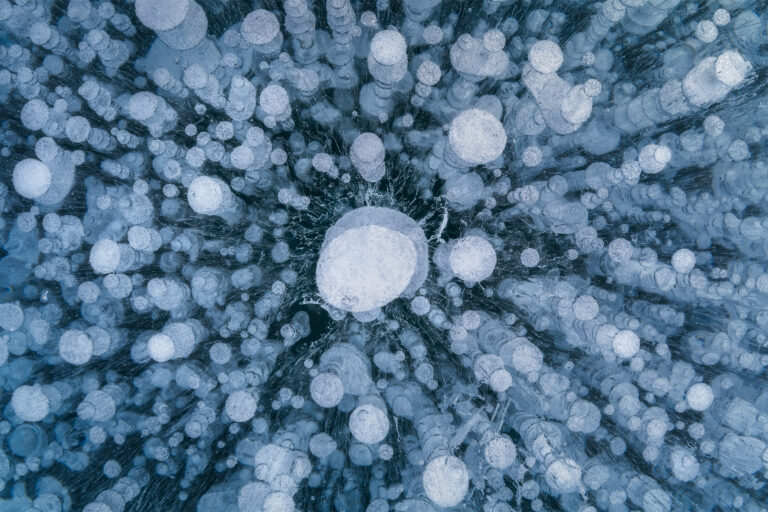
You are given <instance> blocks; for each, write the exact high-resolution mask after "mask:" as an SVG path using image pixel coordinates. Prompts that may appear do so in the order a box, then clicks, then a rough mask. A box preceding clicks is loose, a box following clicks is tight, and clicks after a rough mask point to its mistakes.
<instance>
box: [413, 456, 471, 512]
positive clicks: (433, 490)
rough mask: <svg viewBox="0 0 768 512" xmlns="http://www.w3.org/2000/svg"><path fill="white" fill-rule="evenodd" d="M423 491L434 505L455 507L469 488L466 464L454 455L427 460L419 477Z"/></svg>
mask: <svg viewBox="0 0 768 512" xmlns="http://www.w3.org/2000/svg"><path fill="white" fill-rule="evenodd" d="M421 482H422V484H423V485H424V492H426V494H427V497H428V498H429V499H430V500H432V502H433V503H435V505H438V506H440V507H455V506H456V505H458V504H459V503H461V501H462V500H463V499H464V496H466V495H467V491H468V490H469V472H468V471H467V466H466V465H465V464H464V463H463V462H462V461H461V460H459V459H457V458H456V457H453V456H451V455H442V456H440V457H436V458H434V459H432V460H431V461H429V464H427V467H426V468H424V475H423V476H422V479H421Z"/></svg>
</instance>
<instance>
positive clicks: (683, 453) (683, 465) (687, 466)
mask: <svg viewBox="0 0 768 512" xmlns="http://www.w3.org/2000/svg"><path fill="white" fill-rule="evenodd" d="M669 461H670V463H671V466H672V474H673V475H675V477H676V478H678V479H679V480H681V481H683V482H690V481H691V480H693V479H694V478H696V477H697V476H699V467H700V466H699V461H697V460H696V457H694V456H693V454H692V453H691V452H689V451H688V450H686V449H684V448H675V449H674V450H672V453H671V454H670V456H669Z"/></svg>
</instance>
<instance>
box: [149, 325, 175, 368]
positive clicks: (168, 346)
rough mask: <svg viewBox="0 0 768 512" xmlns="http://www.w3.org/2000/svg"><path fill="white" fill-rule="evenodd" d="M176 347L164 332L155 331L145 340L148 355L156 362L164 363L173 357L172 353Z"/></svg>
mask: <svg viewBox="0 0 768 512" xmlns="http://www.w3.org/2000/svg"><path fill="white" fill-rule="evenodd" d="M175 350H176V348H175V347H174V345H173V340H172V339H171V337H170V336H168V335H167V334H165V333H162V332H161V333H157V334H155V335H153V336H152V337H151V338H149V340H148V341H147V351H148V352H149V357H151V358H152V360H153V361H157V362H158V363H164V362H166V361H170V360H171V359H172V358H173V353H174V351H175Z"/></svg>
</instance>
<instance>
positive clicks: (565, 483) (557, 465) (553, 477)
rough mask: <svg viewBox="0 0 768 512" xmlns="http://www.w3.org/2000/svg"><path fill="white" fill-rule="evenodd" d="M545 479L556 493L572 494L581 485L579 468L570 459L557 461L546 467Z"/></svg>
mask: <svg viewBox="0 0 768 512" xmlns="http://www.w3.org/2000/svg"><path fill="white" fill-rule="evenodd" d="M545 479H546V481H547V484H549V486H550V487H552V488H553V489H555V490H556V491H557V492H574V491H576V490H578V488H579V484H580V483H581V468H580V467H579V465H578V464H576V462H574V461H573V460H571V459H558V460H556V461H555V462H553V463H552V464H550V465H549V467H547V472H546V474H545Z"/></svg>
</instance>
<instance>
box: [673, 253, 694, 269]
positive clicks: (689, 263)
mask: <svg viewBox="0 0 768 512" xmlns="http://www.w3.org/2000/svg"><path fill="white" fill-rule="evenodd" d="M695 266H696V255H695V254H694V253H693V251H691V250H690V249H678V250H677V251H675V253H674V254H673V255H672V268H674V269H675V271H676V272H680V273H681V274H687V273H688V272H690V271H691V270H693V267H695Z"/></svg>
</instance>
